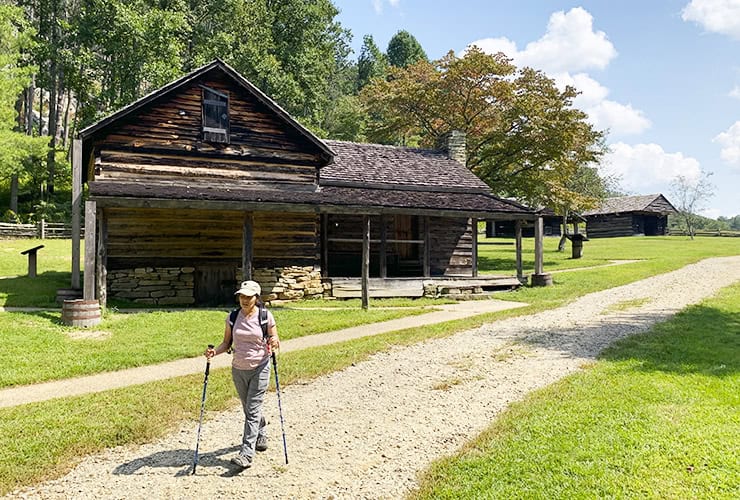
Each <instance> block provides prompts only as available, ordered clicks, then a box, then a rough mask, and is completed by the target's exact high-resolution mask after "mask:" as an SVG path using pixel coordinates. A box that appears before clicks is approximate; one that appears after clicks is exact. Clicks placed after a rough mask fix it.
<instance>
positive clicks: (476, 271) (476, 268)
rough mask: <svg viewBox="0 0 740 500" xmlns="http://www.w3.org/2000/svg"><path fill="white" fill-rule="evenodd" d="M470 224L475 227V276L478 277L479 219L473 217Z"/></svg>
mask: <svg viewBox="0 0 740 500" xmlns="http://www.w3.org/2000/svg"><path fill="white" fill-rule="evenodd" d="M470 225H471V227H472V228H473V249H472V251H473V278H477V277H478V219H476V218H473V219H471V220H470Z"/></svg>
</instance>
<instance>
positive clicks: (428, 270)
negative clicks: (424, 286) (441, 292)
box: [424, 215, 432, 278]
mask: <svg viewBox="0 0 740 500" xmlns="http://www.w3.org/2000/svg"><path fill="white" fill-rule="evenodd" d="M429 226H430V223H429V216H428V215H425V216H424V277H425V278H429V277H430V276H431V275H432V237H431V229H430V227H429Z"/></svg>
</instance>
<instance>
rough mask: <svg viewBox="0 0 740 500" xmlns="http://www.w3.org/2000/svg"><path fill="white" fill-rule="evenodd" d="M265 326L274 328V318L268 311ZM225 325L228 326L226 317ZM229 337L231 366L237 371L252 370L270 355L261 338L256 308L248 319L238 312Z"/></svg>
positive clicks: (242, 312)
mask: <svg viewBox="0 0 740 500" xmlns="http://www.w3.org/2000/svg"><path fill="white" fill-rule="evenodd" d="M267 324H268V326H269V328H273V327H274V326H275V318H274V317H273V316H272V313H271V312H270V311H267ZM226 325H227V326H228V325H229V318H228V316H227V317H226ZM268 331H269V329H268ZM231 337H232V339H233V344H232V346H233V348H234V353H233V354H234V356H233V358H232V360H231V366H233V367H234V368H236V369H238V370H254V369H255V368H257V367H258V366H259V365H260V364H261V363H262V362H263V361H264V360H265V359H266V358H267V357H268V356H269V355H270V352H269V350H268V349H267V344H265V342H264V339H263V337H262V327H261V326H260V320H259V310H258V309H257V308H256V307H255V308H254V310H253V312H252V314H250V315H249V317H244V311H241V310H240V311H239V314H237V316H236V321H234V326H233V327H232V328H231Z"/></svg>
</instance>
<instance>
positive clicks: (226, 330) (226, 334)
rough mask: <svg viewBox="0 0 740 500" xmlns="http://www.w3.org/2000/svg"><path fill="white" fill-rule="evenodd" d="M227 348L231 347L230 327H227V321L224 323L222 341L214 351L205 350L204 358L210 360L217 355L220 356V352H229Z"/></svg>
mask: <svg viewBox="0 0 740 500" xmlns="http://www.w3.org/2000/svg"><path fill="white" fill-rule="evenodd" d="M229 346H231V326H229V323H228V321H227V322H226V326H225V327H224V340H223V342H221V343H220V344H218V345H217V346H216V347H215V348H214V349H210V348H208V349H206V352H205V353H204V354H205V355H206V358H212V357H213V356H216V355H217V354H221V353H222V352H226V351H228V350H229Z"/></svg>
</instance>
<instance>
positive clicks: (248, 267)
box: [242, 212, 254, 280]
mask: <svg viewBox="0 0 740 500" xmlns="http://www.w3.org/2000/svg"><path fill="white" fill-rule="evenodd" d="M253 228H254V214H253V213H252V212H247V213H245V214H244V226H243V229H242V280H251V279H252V257H253V255H252V253H253V249H252V239H253V238H252V235H253V231H254V229H253Z"/></svg>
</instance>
